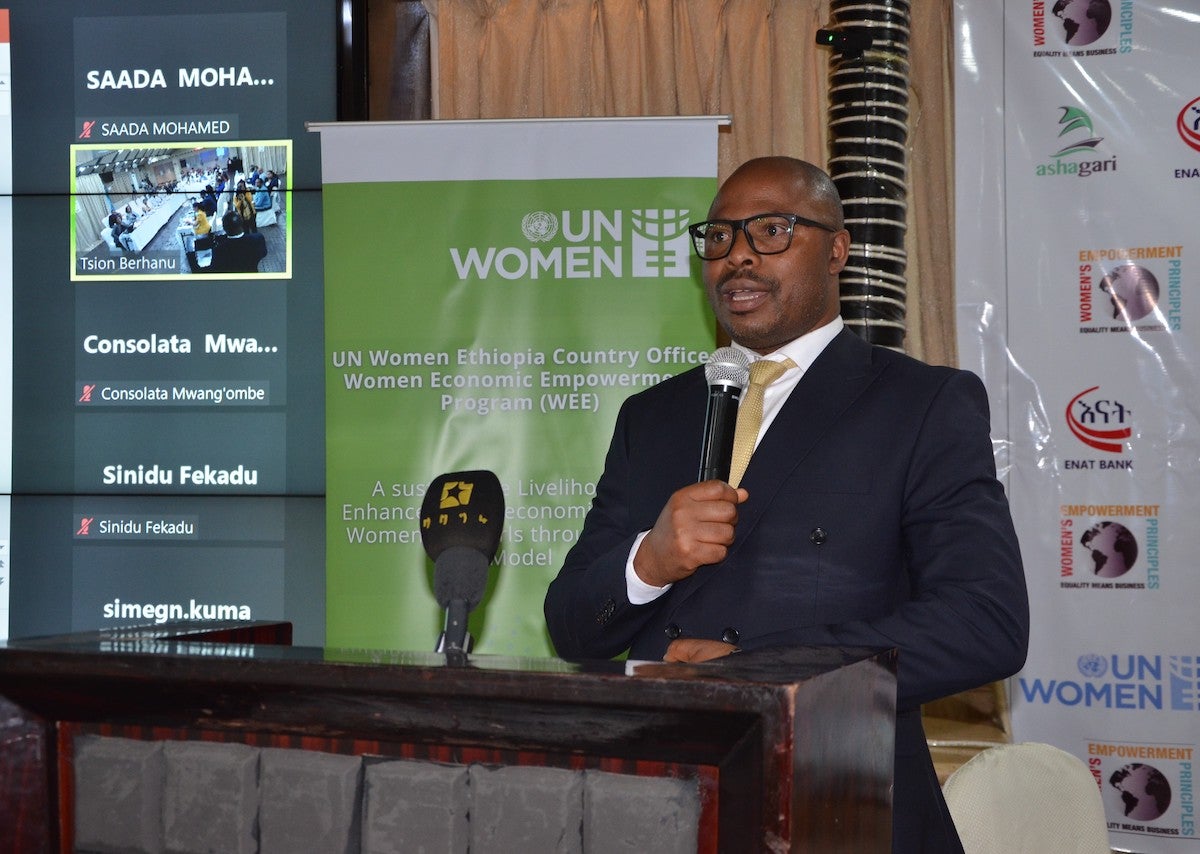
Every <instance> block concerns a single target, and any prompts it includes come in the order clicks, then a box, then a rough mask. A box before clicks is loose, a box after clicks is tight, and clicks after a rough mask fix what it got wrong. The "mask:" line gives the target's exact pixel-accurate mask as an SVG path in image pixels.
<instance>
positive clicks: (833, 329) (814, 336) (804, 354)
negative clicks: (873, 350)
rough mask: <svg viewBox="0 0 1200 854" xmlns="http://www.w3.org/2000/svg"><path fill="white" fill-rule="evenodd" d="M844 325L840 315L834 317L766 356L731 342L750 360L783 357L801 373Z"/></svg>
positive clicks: (778, 359) (779, 359)
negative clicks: (793, 363)
mask: <svg viewBox="0 0 1200 854" xmlns="http://www.w3.org/2000/svg"><path fill="white" fill-rule="evenodd" d="M845 326H846V324H845V323H844V322H843V321H842V318H841V317H840V316H838V317H835V318H834V319H833V320H831V321H830V322H829V323H826V324H825V325H824V326H818V327H817V328H816V329H814V330H812V331H811V332H806V333H805V334H803V335H801V336H800V337H799V338H796V339H794V340H792V341H789V342H788V343H786V344H784V345H783V346H782V347H780V348H779V349H778V350H775V351H774V352H772V353H768V354H767V355H766V356H760V355H759V354H758V353H755V352H754V351H753V350H750V349H747V348H746V347H743V346H742V345H741V344H739V343H737V342H736V341H734V342H733V347H735V348H736V349H738V350H741V351H742V352H743V353H745V354H746V355H747V356H749V357H750V361H752V362H754V361H757V360H759V359H774V360H775V361H777V362H781V361H783V360H784V359H791V360H792V361H793V362H795V363H796V366H797V367H798V368H800V371H801V372H802V373H803V372H804V371H807V370H808V369H809V367H810V366H811V365H812V363H813V362H815V361H816V360H817V356H819V355H821V351H822V350H824V349H825V348H826V347H827V346H829V342H830V341H832V340H833V339H834V338H836V337H837V336H838V333H839V332H841V331H842V329H843V328H844V327H845Z"/></svg>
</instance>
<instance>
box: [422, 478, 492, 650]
mask: <svg viewBox="0 0 1200 854" xmlns="http://www.w3.org/2000/svg"><path fill="white" fill-rule="evenodd" d="M503 528H504V490H503V489H502V488H501V487H500V481H499V479H498V478H497V477H496V475H495V474H494V473H492V472H490V471H486V470H478V471H460V472H451V473H449V474H443V475H439V476H438V477H436V478H434V481H433V483H431V484H429V490H428V491H427V492H426V493H425V499H424V500H423V501H422V502H421V544H422V545H423V546H424V547H425V553H426V554H427V555H429V557H430V558H431V559H432V560H433V595H434V598H435V599H437V603H438V605H439V606H440V607H442V608H444V609H445V610H446V624H445V628H444V629H443V631H442V636H441V638H439V639H438V645H437V651H438V652H445V653H446V658H447V660H448V661H449V662H450V663H452V664H462V663H465V662H466V655H467V653H468V652H470V650H471V644H472V640H471V636H470V634H469V633H468V632H467V615H468V614H469V613H470V612H471V610H472V609H473V608H474V607H475V606H476V605H478V604H479V602H480V600H481V599H483V594H484V591H485V590H486V589H487V582H488V568H489V567H490V565H491V562H492V560H493V559H494V558H495V557H496V552H497V551H499V549H500V533H501V531H502V530H503Z"/></svg>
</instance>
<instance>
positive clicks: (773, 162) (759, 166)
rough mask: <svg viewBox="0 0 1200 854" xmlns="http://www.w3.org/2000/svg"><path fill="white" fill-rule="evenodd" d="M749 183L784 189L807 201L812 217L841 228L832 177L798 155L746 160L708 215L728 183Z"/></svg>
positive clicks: (729, 178)
mask: <svg viewBox="0 0 1200 854" xmlns="http://www.w3.org/2000/svg"><path fill="white" fill-rule="evenodd" d="M746 183H751V184H754V183H757V184H767V185H772V186H775V187H778V188H780V189H783V190H784V191H785V192H787V193H788V194H789V195H791V196H792V197H793V198H794V199H795V200H796V202H797V203H798V204H799V203H803V204H805V207H806V208H807V210H808V211H811V214H806V215H811V217H812V218H813V219H815V220H818V221H820V222H823V223H827V224H828V225H830V226H832V227H833V228H835V229H836V228H842V227H843V219H842V199H841V197H840V196H839V195H838V191H837V187H835V186H834V184H833V180H832V179H831V178H830V177H829V175H828V174H826V172H825V170H823V169H821V168H820V167H819V166H814V165H813V164H812V163H809V162H808V161H807V160H799V159H797V158H795V157H782V156H775V157H755V158H754V159H753V160H747V161H746V162H745V163H743V164H742V165H741V166H739V167H738V168H737V169H734V170H733V173H732V174H731V175H730V176H729V177H728V178H726V179H725V183H723V184H722V185H721V189H720V190H719V191H718V192H717V196H716V198H715V199H713V203H712V207H710V208H709V216H712V215H713V214H712V212H713V210H714V209H716V208H717V207H718V206H719V205H720V203H721V196H722V194H723V193H725V191H726V188H727V187H732V186H737V185H742V184H746Z"/></svg>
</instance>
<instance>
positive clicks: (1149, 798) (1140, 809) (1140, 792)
mask: <svg viewBox="0 0 1200 854" xmlns="http://www.w3.org/2000/svg"><path fill="white" fill-rule="evenodd" d="M1108 785H1110V786H1112V787H1113V789H1115V790H1116V791H1117V792H1118V793H1119V794H1120V797H1121V806H1122V809H1123V810H1124V812H1125V816H1126V818H1131V819H1133V820H1135V821H1154V820H1155V819H1157V818H1159V817H1160V816H1161V815H1162V814H1163V813H1165V812H1166V811H1167V808H1168V807H1169V806H1171V784H1170V783H1168V782H1167V778H1166V777H1165V776H1163V773H1162V772H1161V771H1159V770H1158V769H1157V768H1155V767H1154V766H1153V765H1145V764H1143V763H1141V762H1132V763H1130V764H1129V765H1126V766H1125V767H1124V768H1120V769H1118V770H1116V771H1114V772H1113V773H1112V775H1111V776H1110V777H1109V778H1108Z"/></svg>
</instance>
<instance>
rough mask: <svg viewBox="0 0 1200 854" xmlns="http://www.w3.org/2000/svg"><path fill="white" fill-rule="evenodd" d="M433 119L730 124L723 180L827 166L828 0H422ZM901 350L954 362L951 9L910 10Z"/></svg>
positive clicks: (920, 6) (942, 5)
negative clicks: (756, 164) (739, 171)
mask: <svg viewBox="0 0 1200 854" xmlns="http://www.w3.org/2000/svg"><path fill="white" fill-rule="evenodd" d="M424 3H425V6H426V8H427V9H428V10H429V13H430V15H431V17H432V18H433V22H434V23H433V27H434V30H433V32H434V35H433V44H434V49H433V56H434V61H433V74H434V84H433V92H434V102H435V103H434V117H435V118H441V119H474V118H527V117H564V116H656V115H728V116H730V117H731V119H732V125H731V126H730V127H729V128H728V129H727V131H726V132H723V133H722V134H721V139H720V143H719V173H720V177H724V176H725V175H727V174H729V172H730V171H732V170H733V168H734V167H735V166H737V164H739V163H741V162H742V161H743V160H746V159H747V158H750V157H756V156H760V155H765V154H789V155H793V156H796V157H802V158H804V159H806V160H811V161H813V162H815V163H819V164H822V165H824V164H825V163H826V159H827V136H826V130H825V116H826V108H827V102H826V93H827V90H828V80H827V74H828V63H829V55H828V53H827V52H826V50H825V49H822V48H818V47H817V46H816V44H815V42H814V36H815V33H816V30H817V29H819V28H820V27H822V26H824V25H825V24H826V23H827V22H828V12H829V9H828V3H827V2H821V0H773V1H772V0H424ZM913 7H914V8H913V12H912V15H913V21H912V44H911V57H912V59H911V66H912V67H911V94H910V97H911V101H910V110H911V125H912V130H911V135H910V137H909V142H910V173H909V181H910V185H911V186H910V194H909V214H908V223H909V231H908V253H909V257H908V302H907V306H908V338H907V349H908V351H909V352H910V353H912V354H913V355H916V356H918V357H920V358H923V359H925V360H926V361H929V362H934V363H940V364H953V363H954V361H955V343H954V300H953V279H952V273H953V269H954V268H953V253H952V251H951V250H952V247H953V244H952V242H951V239H952V237H953V231H952V223H953V218H952V214H953V211H952V209H951V202H952V186H953V185H952V183H951V180H950V179H951V176H952V168H953V164H952V162H951V157H952V151H951V136H950V134H951V127H950V121H949V117H950V115H951V114H950V108H951V94H952V93H951V90H950V80H951V77H950V69H951V62H952V54H951V52H950V44H951V30H950V4H949V3H946V2H932V3H914V4H913Z"/></svg>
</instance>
